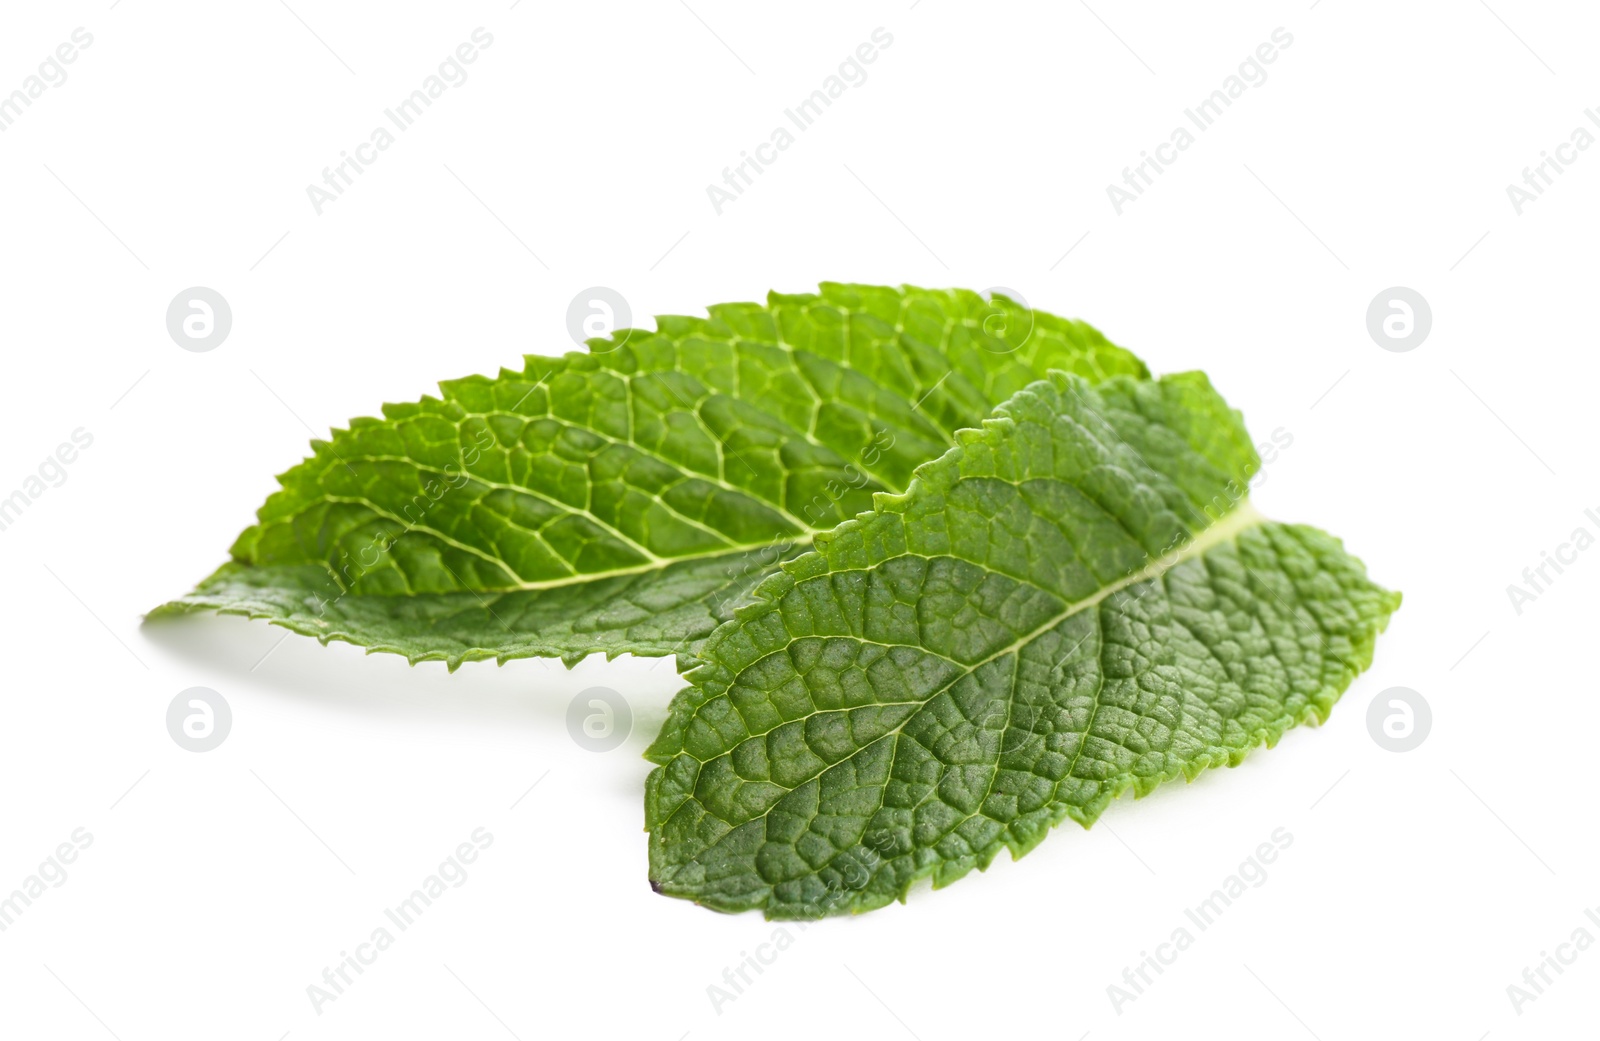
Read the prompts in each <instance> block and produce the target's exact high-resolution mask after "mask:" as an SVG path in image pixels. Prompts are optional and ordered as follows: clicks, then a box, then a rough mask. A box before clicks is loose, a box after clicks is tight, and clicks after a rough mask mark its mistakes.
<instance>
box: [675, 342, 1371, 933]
mask: <svg viewBox="0 0 1600 1041" xmlns="http://www.w3.org/2000/svg"><path fill="white" fill-rule="evenodd" d="M959 441H960V443H959V446H958V447H956V448H953V449H951V450H950V451H949V452H948V453H947V454H945V455H944V456H942V457H941V458H939V459H937V460H935V461H933V462H930V463H928V464H926V465H924V466H923V467H921V468H920V469H919V470H918V471H917V475H916V480H915V481H914V482H913V483H912V485H911V486H910V489H909V491H907V492H906V493H904V494H901V495H883V496H879V497H878V498H877V501H876V506H875V509H874V510H873V511H872V512H871V513H868V514H865V515H863V516H861V517H859V518H857V519H854V520H850V521H847V522H845V523H844V524H842V525H840V526H839V527H838V528H837V529H835V530H834V531H832V532H830V533H827V534H825V535H819V536H817V537H816V539H815V540H814V545H815V551H814V552H811V553H808V554H806V555H804V556H801V557H799V558H798V559H795V560H792V561H789V562H788V563H786V564H784V565H783V567H782V570H781V572H780V573H778V574H776V575H773V576H772V577H770V578H768V579H767V580H765V581H764V582H762V583H761V584H760V585H759V586H758V587H757V589H756V590H755V592H754V599H753V601H752V602H751V603H749V604H746V605H744V606H741V607H739V608H738V610H737V611H736V618H735V620H734V621H732V622H729V623H727V624H726V625H724V626H722V627H721V628H719V629H718V630H717V631H716V632H715V633H714V634H713V635H712V637H711V638H710V639H709V640H708V641H707V642H706V644H705V646H704V647H703V649H702V651H701V656H700V657H701V663H700V664H698V665H697V666H695V667H694V668H693V669H692V670H691V671H689V673H688V679H689V680H690V682H691V683H692V686H691V687H689V688H687V689H686V690H684V691H683V692H681V693H680V694H679V695H678V696H677V698H676V699H675V701H674V702H673V705H672V708H671V711H670V715H669V719H668V721H667V723H666V724H665V726H664V727H663V729H662V731H661V734H660V736H659V737H658V738H657V739H656V741H655V743H654V744H653V745H652V747H651V749H650V751H649V753H648V756H649V758H650V759H651V760H652V761H653V762H655V763H657V764H658V768H657V769H656V770H655V771H653V772H652V773H651V775H650V778H649V782H648V785H647V794H646V812H645V817H646V825H647V827H648V828H649V831H650V877H651V880H652V885H653V886H654V887H655V888H656V889H658V890H659V891H661V892H663V893H666V894H668V895H671V896H678V897H684V898H688V899H692V900H695V901H698V902H700V903H702V904H705V905H707V906H709V907H712V908H716V909H718V910H722V911H739V910H746V909H751V908H759V909H761V910H762V911H763V912H765V914H766V915H767V916H768V917H770V918H815V917H821V916H824V915H829V914H836V913H843V912H858V911H865V910H870V909H873V908H876V907H880V906H883V905H884V904H887V903H889V902H890V901H892V900H895V899H903V898H904V897H905V894H906V892H907V889H908V888H909V887H910V886H911V884H912V883H913V882H914V881H916V880H918V879H921V878H928V877H931V878H932V881H933V884H934V886H935V887H939V886H944V885H948V884H949V883H951V882H954V881H955V880H957V879H959V878H961V877H962V876H963V875H965V874H967V873H968V872H969V871H971V870H972V869H973V868H978V869H980V870H981V869H983V868H986V867H987V866H988V865H989V864H990V862H991V861H992V860H993V859H994V857H995V856H996V855H997V854H998V853H999V852H1000V851H1001V850H1003V849H1004V850H1009V851H1010V852H1011V854H1012V856H1013V857H1019V856H1021V855H1022V854H1024V853H1026V852H1027V851H1028V850H1030V849H1032V848H1033V847H1034V846H1036V845H1037V844H1038V843H1039V842H1040V841H1041V840H1042V839H1043V838H1044V836H1045V834H1046V832H1047V831H1048V830H1049V829H1050V828H1051V827H1052V826H1054V825H1055V824H1058V823H1059V822H1061V821H1062V820H1063V819H1065V818H1069V817H1070V818H1071V819H1073V820H1076V821H1078V822H1079V823H1080V824H1082V825H1084V826H1086V827H1087V826H1088V825H1090V824H1092V823H1093V822H1094V821H1095V819H1096V818H1098V817H1099V815H1100V813H1101V812H1102V811H1103V810H1104V809H1105V807H1106V806H1107V804H1108V803H1109V802H1110V801H1111V800H1112V799H1114V798H1116V797H1117V796H1118V795H1120V794H1121V793H1122V792H1124V791H1126V790H1128V789H1129V788H1132V789H1133V791H1134V793H1135V795H1143V794H1145V793H1148V792H1149V791H1151V790H1152V789H1153V788H1155V787H1156V786H1157V785H1158V784H1161V783H1162V782H1164V781H1169V780H1173V779H1175V778H1178V777H1184V778H1186V779H1193V778H1194V777H1195V776H1196V775H1198V774H1199V773H1200V772H1201V771H1202V770H1204V769H1206V768H1207V767H1213V766H1221V765H1224V764H1227V765H1235V764H1237V763H1239V762H1240V761H1241V760H1242V759H1243V758H1244V756H1245V754H1246V753H1247V752H1249V751H1250V750H1251V749H1252V748H1255V747H1256V746H1258V745H1262V744H1266V745H1269V746H1270V745H1272V744H1274V743H1276V741H1277V740H1278V738H1279V737H1280V736H1281V735H1282V734H1283V732H1284V731H1285V730H1286V729H1288V728H1289V727H1292V726H1294V725H1296V724H1298V723H1302V722H1307V721H1311V720H1316V721H1321V720H1323V719H1325V718H1326V716H1327V714H1328V712H1329V710H1330V709H1331V708H1332V706H1333V703H1334V702H1335V701H1336V700H1337V699H1338V697H1339V695H1340V693H1341V692H1343V690H1344V689H1345V688H1346V687H1347V686H1348V685H1349V683H1350V682H1351V680H1352V679H1353V678H1354V677H1355V676H1356V675H1357V674H1358V673H1359V672H1360V671H1361V670H1362V669H1363V668H1365V667H1366V666H1367V665H1368V664H1370V662H1371V657H1372V650H1373V643H1374V640H1375V638H1376V635H1377V633H1378V632H1379V631H1380V630H1381V629H1383V627H1384V626H1385V625H1386V624H1387V620H1388V617H1389V615H1390V613H1391V612H1393V611H1394V610H1395V608H1396V607H1397V606H1398V605H1399V601H1400V597H1399V594H1397V593H1391V592H1387V591H1385V590H1383V589H1381V588H1379V587H1378V586H1376V585H1374V584H1372V583H1371V582H1370V581H1368V580H1367V578H1366V574H1365V569H1364V568H1363V567H1362V565H1361V563H1360V562H1359V561H1357V560H1356V559H1354V558H1353V557H1351V556H1349V555H1348V554H1346V553H1345V552H1344V550H1343V548H1342V547H1341V545H1340V543H1339V542H1338V541H1337V540H1336V539H1334V538H1332V537H1330V536H1328V535H1326V534H1323V533H1322V532H1320V531H1317V530H1316V529H1313V528H1308V527H1303V526H1299V525H1289V524H1278V523H1273V522H1269V521H1266V520H1265V519H1263V518H1262V517H1260V516H1259V515H1258V514H1257V513H1255V511H1254V510H1253V509H1251V508H1250V507H1249V505H1248V503H1247V502H1246V501H1244V493H1245V491H1246V489H1247V487H1248V480H1249V478H1250V476H1251V475H1252V474H1253V473H1254V472H1255V470H1256V468H1257V465H1258V460H1257V458H1256V454H1255V451H1254V449H1253V448H1252V447H1251V444H1250V440H1249V438H1248V436H1247V434H1246V432H1245V429H1244V426H1243V423H1242V422H1241V420H1240V417H1239V415H1238V413H1236V412H1234V411H1232V410H1231V409H1229V408H1228V407H1227V405H1226V404H1225V403H1224V402H1223V400H1222V399H1221V398H1220V397H1219V396H1218V395H1217V394H1216V393H1215V392H1214V391H1213V390H1212V389H1211V387H1210V384H1209V383H1208V382H1207V380H1206V379H1205V377H1204V376H1203V375H1200V374H1197V373H1187V374H1182V375H1177V376H1169V377H1166V378H1163V379H1161V380H1159V381H1157V382H1148V381H1139V380H1134V379H1128V378H1121V377H1119V378H1114V379H1111V380H1108V381H1106V382H1104V383H1102V384H1101V385H1100V386H1098V387H1093V386H1090V385H1089V384H1088V383H1086V382H1085V381H1083V380H1082V379H1078V378H1076V377H1073V376H1069V375H1065V374H1059V373H1058V374H1052V375H1051V376H1050V378H1049V379H1048V380H1046V381H1041V382H1038V383H1035V384H1033V385H1031V386H1029V387H1027V388H1025V389H1023V390H1022V391H1020V392H1019V393H1017V394H1016V395H1015V396H1014V397H1013V398H1011V399H1010V400H1009V401H1008V402H1006V403H1005V404H1004V405H1003V406H1002V407H1000V408H999V409H998V410H997V411H996V413H995V416H994V418H992V419H990V420H987V421H985V422H984V423H983V425H982V429H981V430H971V431H967V432H965V433H964V434H962V435H961V436H960V438H959Z"/></svg>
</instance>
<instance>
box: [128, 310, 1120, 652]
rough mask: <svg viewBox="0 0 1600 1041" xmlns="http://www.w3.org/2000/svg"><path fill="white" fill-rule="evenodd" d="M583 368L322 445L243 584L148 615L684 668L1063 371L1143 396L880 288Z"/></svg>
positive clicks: (266, 513) (1028, 335)
mask: <svg viewBox="0 0 1600 1041" xmlns="http://www.w3.org/2000/svg"><path fill="white" fill-rule="evenodd" d="M590 346H591V351H590V353H587V354H584V353H574V354H569V355H566V356H565V357H561V358H548V357H538V356H530V357H529V358H527V359H526V367H525V368H524V369H523V370H522V371H520V372H513V371H509V370H508V371H502V372H501V374H500V375H499V377H498V378H495V379H489V378H485V377H472V378H469V379H463V380H456V381H453V382H450V383H445V384H443V385H441V391H442V394H441V396H440V397H438V398H431V397H430V398H424V399H423V400H422V401H420V402H417V403H415V404H405V405H388V406H385V407H384V414H383V418H382V419H358V420H355V421H353V422H352V423H351V424H350V427H349V429H348V430H337V431H334V434H333V437H332V440H331V441H327V442H314V443H313V447H314V451H315V454H314V455H313V456H312V457H311V458H310V459H307V460H306V461H305V462H303V463H301V464H300V465H298V466H296V467H294V468H293V469H291V470H289V471H288V472H287V473H285V474H283V475H281V476H280V477H279V482H280V483H281V485H282V488H281V490H279V491H277V492H275V493H274V494H273V495H272V496H271V497H270V498H268V500H267V502H266V504H265V505H264V506H263V507H262V508H261V510H260V511H259V514H258V522H257V524H256V525H254V526H253V527H251V528H249V529H247V530H246V531H245V532H244V533H243V534H242V535H240V536H239V538H238V540H237V541H236V542H235V544H234V546H233V549H232V560H231V561H230V563H228V564H226V565H224V566H223V567H222V568H221V569H220V570H219V571H218V572H217V573H216V574H214V575H212V576H211V577H210V578H208V579H207V580H206V581H205V582H203V583H202V584H201V585H200V586H199V588H197V589H196V590H195V591H194V592H193V593H191V594H190V595H189V596H187V597H184V598H182V599H180V600H177V601H174V602H173V603H170V604H167V605H164V606H163V607H161V608H158V609H157V610H156V611H155V612H153V614H154V615H160V614H169V613H179V612H184V611H192V610H205V609H212V610H219V611H223V612H226V613H237V614H246V615H249V616H251V617H257V618H266V619H269V620H271V621H273V622H276V623H278V624H280V625H284V626H287V627H288V628H290V629H293V630H294V631H296V632H300V633H305V634H308V635H312V636H316V637H318V638H319V639H322V640H323V641H324V642H326V641H327V640H330V639H341V640H348V641H350V642H352V643H356V644H360V645H363V646H366V647H368V648H371V649H373V650H383V651H393V652H396V653H400V654H404V655H405V656H406V657H408V658H409V659H410V660H412V661H413V662H415V661H419V660H444V661H447V662H449V663H450V665H451V666H452V667H454V666H456V665H459V664H460V663H461V662H462V661H467V660H473V659H481V658H491V657H493V658H499V659H500V660H505V659H507V658H513V657H520V656H528V655H546V656H559V657H562V658H564V659H566V660H568V661H573V660H576V659H577V658H581V657H583V656H584V655H585V654H588V653H592V652H595V651H602V652H605V653H606V654H608V655H614V654H618V653H622V652H624V651H631V652H633V653H637V654H647V655H662V654H670V653H673V652H675V651H677V652H682V651H685V650H690V649H693V648H694V647H695V646H698V643H699V641H701V640H702V639H703V638H704V637H705V636H706V635H707V634H709V633H710V632H711V630H712V629H713V628H714V627H715V625H716V624H717V623H719V622H721V621H724V620H725V619H726V618H727V615H728V610H729V607H730V606H731V605H732V604H733V603H735V602H737V601H738V600H740V599H742V598H743V597H744V596H745V594H746V593H747V592H748V590H749V588H750V587H751V586H752V585H753V584H754V583H755V582H756V581H757V580H758V579H760V578H761V577H762V576H763V575H765V574H766V573H768V572H769V571H770V570H771V569H772V566H773V565H774V564H775V562H776V561H777V560H778V559H780V558H783V557H785V556H788V555H792V554H794V553H796V552H798V551H800V550H803V549H804V548H806V547H808V546H809V544H810V542H811V540H812V539H813V537H814V536H815V535H816V534H817V533H819V532H822V531H826V530H828V529H830V528H832V527H833V526H834V525H836V524H837V523H839V522H840V521H843V520H845V519H846V518H849V517H851V516H853V515H855V514H856V513H858V512H860V511H861V510H863V509H866V508H868V507H869V505H870V503H871V496H872V495H873V494H874V493H875V492H881V491H886V490H888V491H897V490H901V489H904V488H905V487H906V484H907V482H908V481H909V479H910V475H911V472H912V470H913V469H914V468H915V467H916V466H917V465H918V464H920V463H922V462H924V461H926V460H928V459H932V458H934V457H936V456H938V455H939V454H940V453H941V452H943V451H944V450H945V449H946V448H947V447H948V446H949V444H950V443H951V439H952V437H953V435H954V432H955V431H956V430H958V429H962V428H965V427H971V426H974V425H976V424H977V423H978V422H979V421H981V420H982V419H983V418H984V417H985V416H987V415H988V414H989V412H990V410H991V408H992V407H993V406H994V405H995V404H997V403H998V402H1000V401H1002V400H1004V399H1005V398H1006V397H1008V396H1010V395H1011V394H1012V393H1014V392H1015V391H1016V390H1017V389H1019V388H1021V387H1023V386H1025V385H1026V384H1028V383H1029V382H1031V381H1033V380H1036V379H1038V378H1039V377H1040V376H1042V375H1044V374H1045V373H1046V372H1047V371H1049V370H1053V369H1059V370H1065V371H1069V372H1074V373H1077V374H1079V375H1081V376H1084V377H1086V378H1088V379H1091V380H1099V379H1102V378H1104V377H1106V376H1110V375H1116V374H1130V375H1133V376H1140V377H1142V376H1144V375H1145V369H1144V366H1143V364H1142V363H1141V362H1139V360H1138V359H1137V358H1135V357H1133V355H1131V354H1129V353H1128V352H1126V351H1124V350H1122V349H1121V348H1118V347H1116V346H1114V345H1112V344H1110V343H1109V342H1107V341H1106V340H1105V339H1104V337H1102V336H1100V334H1099V333H1097V332H1095V331H1094V330H1093V329H1091V328H1090V327H1088V326H1086V325H1083V324H1082V323H1078V322H1072V321H1068V320H1065V319H1061V318H1056V317H1054V316H1051V315H1047V314H1044V313H1042V312H1038V311H1032V310H1029V309H1027V308H1026V307H1024V306H1022V305H1019V304H1016V303H1014V302H1012V301H1009V300H1006V299H1005V298H1003V297H996V298H995V299H993V300H991V301H986V300H984V299H983V298H981V297H979V296H978V295H977V294H974V293H970V292H965V291H948V292H931V291H925V290H918V289H909V288H907V289H890V288H883V287H874V286H847V285H833V284H829V285H824V286H823V287H822V292H821V293H820V294H805V295H797V296H785V295H779V294H773V295H772V296H771V297H770V298H769V301H768V303H767V305H766V306H760V305H756V304H728V305H721V306H717V307H713V308H711V309H710V317H709V318H704V319H700V318H680V317H664V318H660V319H658V329H657V331H655V332H646V331H642V330H623V331H619V332H618V333H617V334H616V335H615V336H614V337H612V338H611V339H609V340H595V341H591V344H590Z"/></svg>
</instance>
